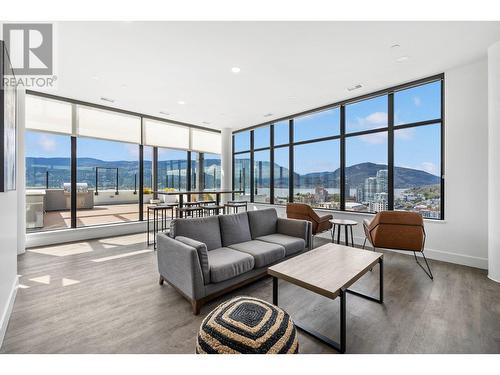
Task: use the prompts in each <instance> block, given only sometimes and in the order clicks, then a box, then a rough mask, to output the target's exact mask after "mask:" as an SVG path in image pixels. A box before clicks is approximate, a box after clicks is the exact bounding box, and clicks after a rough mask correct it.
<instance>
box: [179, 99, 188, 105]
mask: <svg viewBox="0 0 500 375" xmlns="http://www.w3.org/2000/svg"><path fill="white" fill-rule="evenodd" d="M177 104H180V105H184V104H186V102H185V101H184V100H179V101H178V102H177Z"/></svg>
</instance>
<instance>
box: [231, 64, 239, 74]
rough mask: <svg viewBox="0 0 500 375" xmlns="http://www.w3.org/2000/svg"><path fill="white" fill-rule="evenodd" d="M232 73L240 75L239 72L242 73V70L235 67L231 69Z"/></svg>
mask: <svg viewBox="0 0 500 375" xmlns="http://www.w3.org/2000/svg"><path fill="white" fill-rule="evenodd" d="M231 71H232V72H233V73H239V72H241V69H240V68H238V67H237V66H233V67H232V68H231Z"/></svg>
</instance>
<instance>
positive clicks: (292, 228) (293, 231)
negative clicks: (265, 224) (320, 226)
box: [277, 217, 312, 248]
mask: <svg viewBox="0 0 500 375" xmlns="http://www.w3.org/2000/svg"><path fill="white" fill-rule="evenodd" d="M277 232H278V233H281V234H286V235H287V236H292V237H298V238H302V239H303V240H304V241H305V242H306V247H308V248H311V243H312V239H311V236H312V229H311V223H310V222H309V221H307V220H298V219H284V218H281V217H279V218H278V225H277Z"/></svg>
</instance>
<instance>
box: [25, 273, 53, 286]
mask: <svg viewBox="0 0 500 375" xmlns="http://www.w3.org/2000/svg"><path fill="white" fill-rule="evenodd" d="M29 280H30V281H34V282H35V283H40V284H45V285H49V284H50V275H45V276H39V277H34V278H32V279H29Z"/></svg>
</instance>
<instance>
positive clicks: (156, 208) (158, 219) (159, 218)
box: [147, 203, 178, 250]
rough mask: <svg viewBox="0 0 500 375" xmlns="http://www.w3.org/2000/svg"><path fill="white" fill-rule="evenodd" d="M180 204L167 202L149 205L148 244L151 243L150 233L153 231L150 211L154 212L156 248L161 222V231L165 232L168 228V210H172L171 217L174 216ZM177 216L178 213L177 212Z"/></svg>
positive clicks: (154, 242) (154, 246) (154, 241)
mask: <svg viewBox="0 0 500 375" xmlns="http://www.w3.org/2000/svg"><path fill="white" fill-rule="evenodd" d="M177 206H178V205H177V203H167V204H158V205H151V206H148V213H147V244H148V246H149V245H150V244H151V243H150V240H149V235H150V232H151V225H150V218H151V216H150V212H152V213H153V215H152V216H153V248H154V249H155V250H156V235H157V234H158V232H159V231H160V224H161V231H162V232H163V231H164V230H165V229H166V228H167V211H168V210H171V218H172V219H173V218H174V208H176V207H177ZM176 216H177V213H176Z"/></svg>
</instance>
